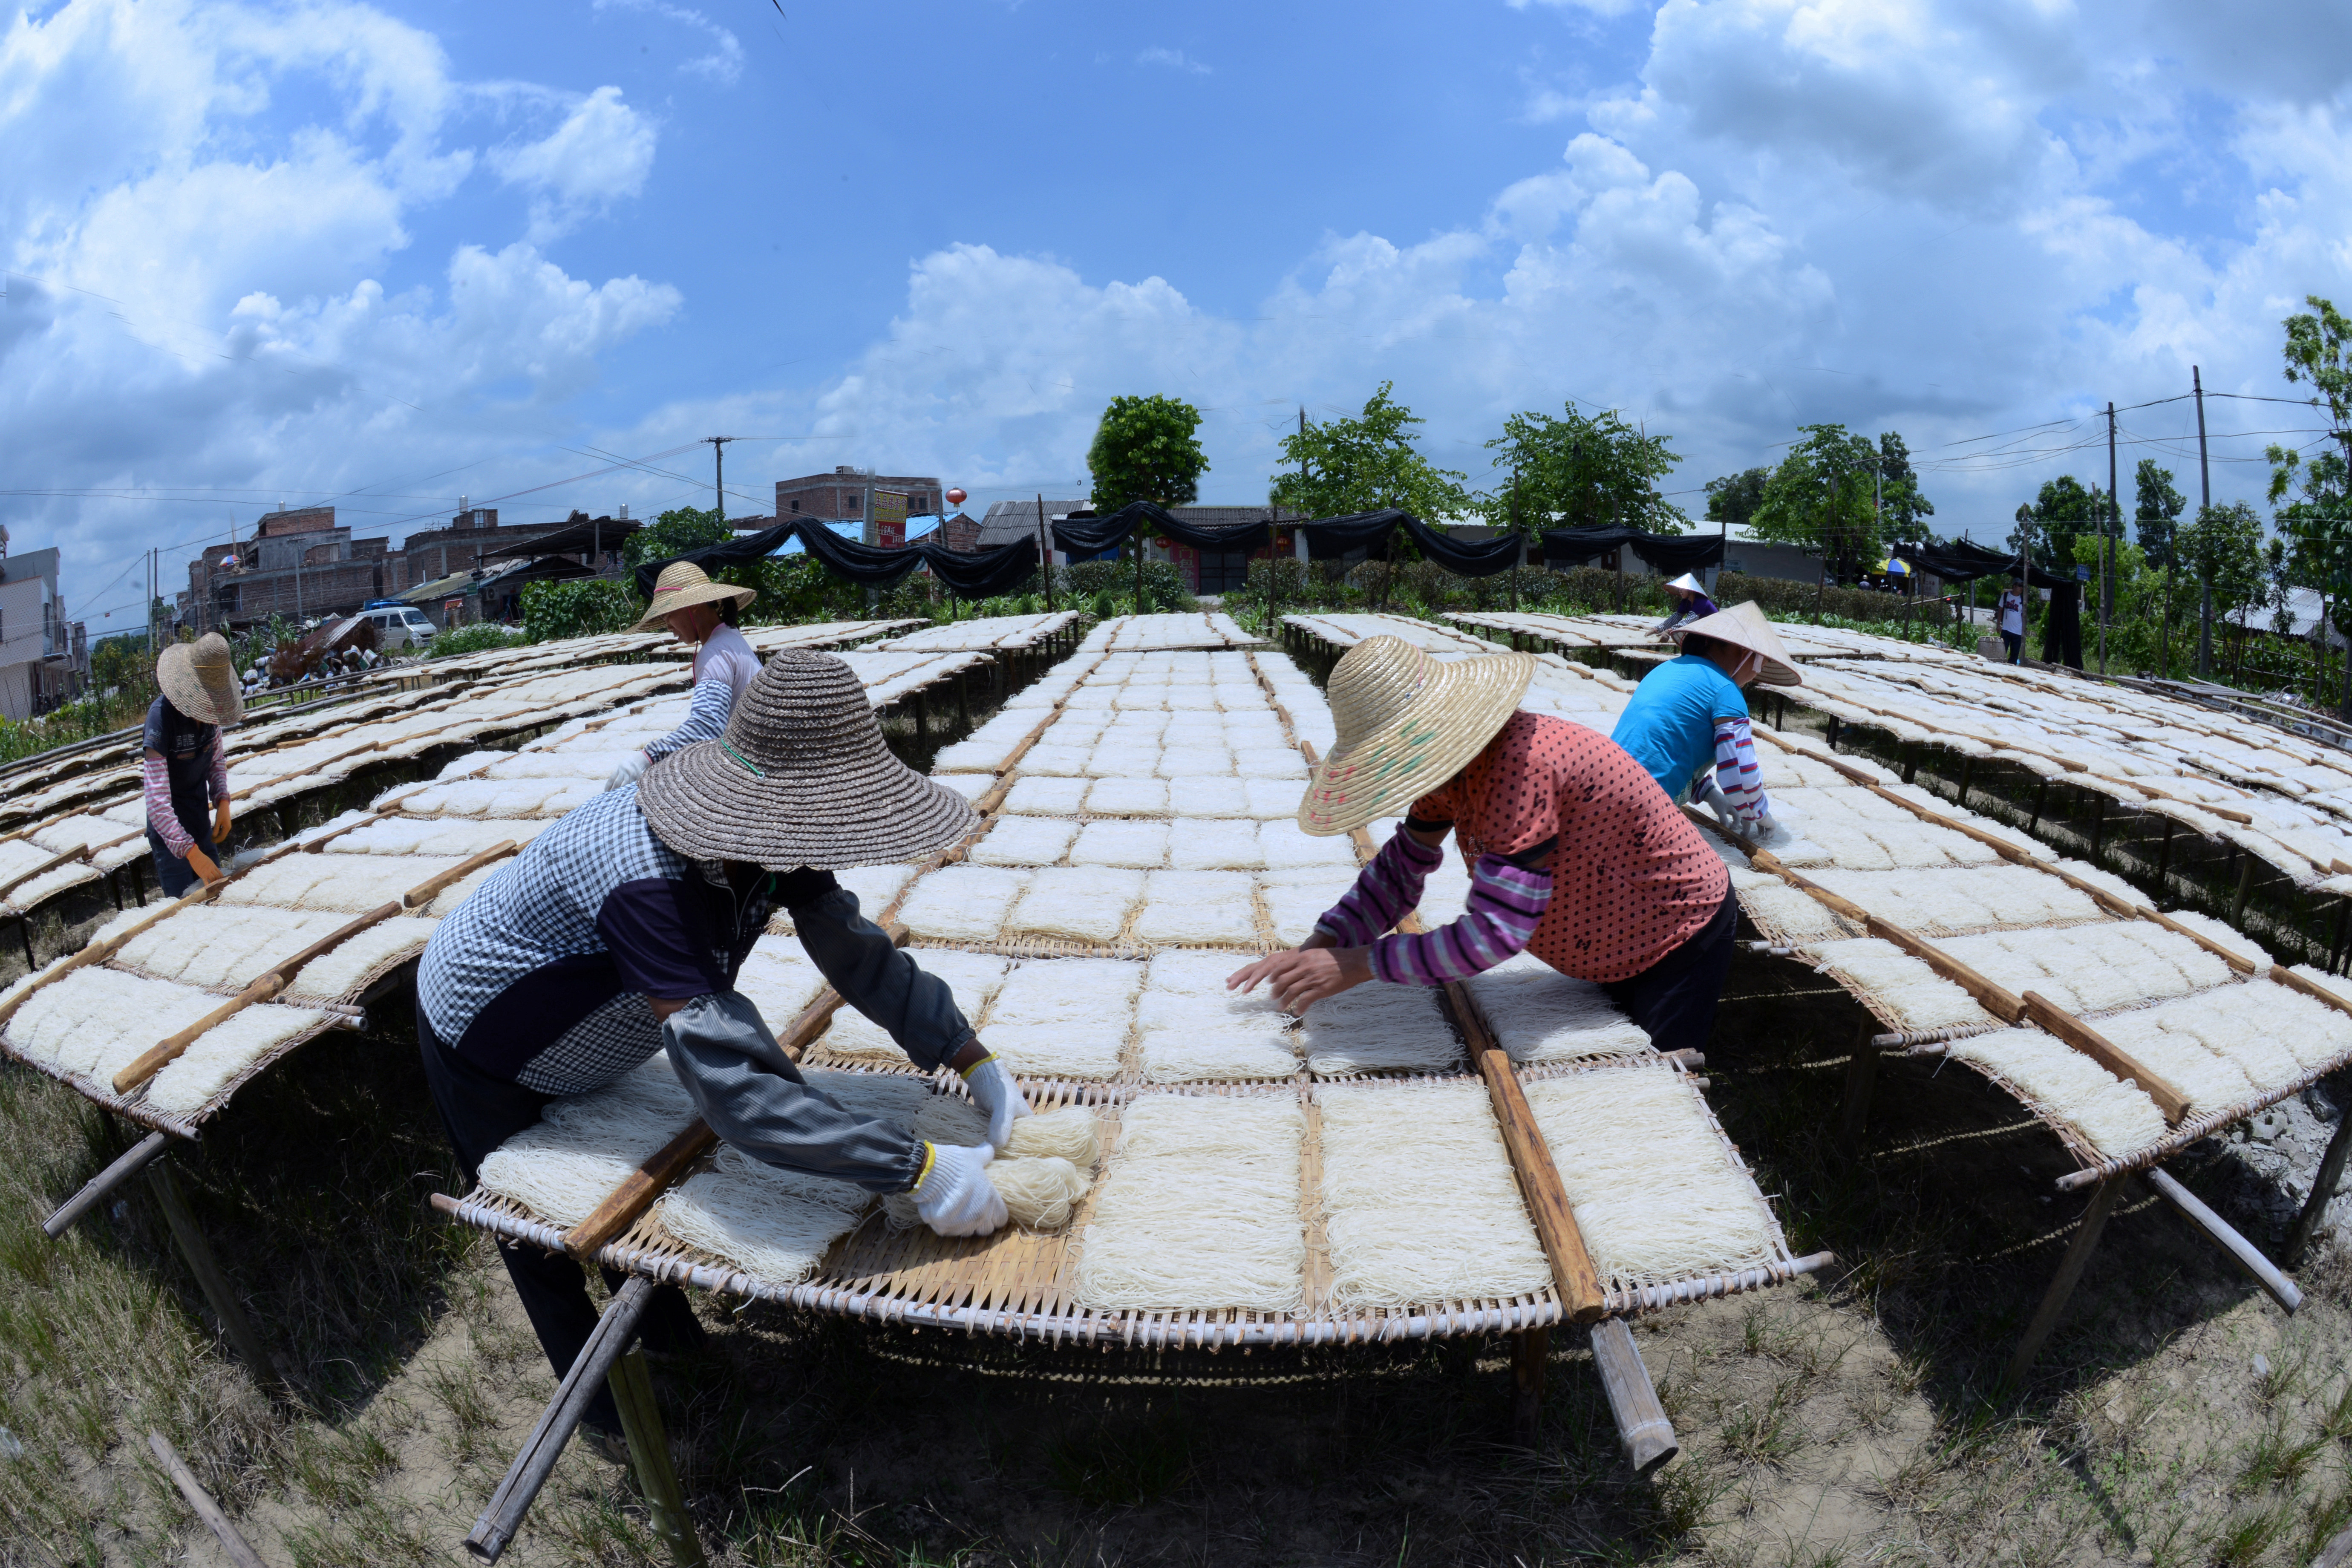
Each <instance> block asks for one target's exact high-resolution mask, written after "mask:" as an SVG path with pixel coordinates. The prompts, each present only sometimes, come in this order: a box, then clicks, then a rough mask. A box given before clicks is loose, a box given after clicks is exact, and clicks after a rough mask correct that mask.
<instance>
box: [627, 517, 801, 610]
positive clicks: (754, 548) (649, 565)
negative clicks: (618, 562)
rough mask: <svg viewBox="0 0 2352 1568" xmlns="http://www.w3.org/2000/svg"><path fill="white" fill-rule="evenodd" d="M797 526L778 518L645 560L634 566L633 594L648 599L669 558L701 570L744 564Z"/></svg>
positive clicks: (781, 542) (780, 541) (781, 544)
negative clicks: (679, 552) (681, 551)
mask: <svg viewBox="0 0 2352 1568" xmlns="http://www.w3.org/2000/svg"><path fill="white" fill-rule="evenodd" d="M800 526H801V525H800V524H799V523H797V522H780V523H778V524H776V526H775V527H773V528H763V529H761V531H759V532H757V533H743V534H738V535H737V536H736V537H734V538H733V539H728V540H722V541H720V542H719V543H717V544H706V545H704V546H702V547H701V548H700V549H698V550H689V551H688V552H685V553H684V554H682V555H670V556H665V557H664V558H663V559H661V560H659V561H648V562H646V563H644V564H643V565H641V566H639V567H638V568H637V597H638V598H640V599H651V598H652V597H653V596H654V580H655V579H656V578H657V577H659V576H660V575H661V569H662V568H663V567H665V566H667V565H668V564H669V563H671V562H673V561H690V562H692V563H694V564H696V565H697V566H699V567H701V568H702V569H703V570H704V571H705V572H716V571H718V570H719V568H721V567H724V566H742V565H747V564H749V563H751V562H754V561H757V560H759V559H760V558H761V556H763V555H772V554H774V553H775V552H777V551H779V550H782V548H783V547H784V544H785V542H787V541H788V540H790V539H791V538H792V537H793V534H795V533H797V532H799V531H800Z"/></svg>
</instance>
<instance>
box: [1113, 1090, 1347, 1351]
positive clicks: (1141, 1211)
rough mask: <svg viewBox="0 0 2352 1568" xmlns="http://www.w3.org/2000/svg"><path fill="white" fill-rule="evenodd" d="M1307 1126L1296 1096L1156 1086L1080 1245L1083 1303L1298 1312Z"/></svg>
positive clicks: (1124, 1123)
mask: <svg viewBox="0 0 2352 1568" xmlns="http://www.w3.org/2000/svg"><path fill="white" fill-rule="evenodd" d="M1305 1131H1306V1118H1305V1115H1304V1112H1303V1110H1302V1109H1301V1108H1300V1106H1299V1104H1298V1101H1297V1100H1296V1099H1294V1098H1291V1097H1289V1096H1287V1095H1284V1096H1268V1097H1265V1098H1248V1099H1234V1098H1227V1097H1224V1096H1201V1097H1194V1096H1191V1095H1182V1094H1151V1095H1146V1096H1144V1097H1143V1098H1141V1099H1139V1100H1135V1101H1133V1102H1132V1103H1130V1104H1129V1106H1128V1107H1127V1109H1126V1111H1125V1113H1124V1114H1123V1115H1122V1116H1121V1118H1120V1128H1119V1140H1118V1147H1117V1150H1116V1152H1115V1153H1114V1155H1113V1157H1112V1159H1111V1161H1110V1164H1109V1169H1108V1171H1107V1172H1106V1173H1105V1174H1104V1176H1103V1180H1102V1184H1101V1186H1100V1188H1099V1190H1098V1192H1097V1195H1096V1199H1095V1210H1094V1216H1093V1218H1092V1219H1091V1220H1090V1221H1089V1222H1088V1223H1087V1227H1086V1230H1085V1232H1084V1234H1083V1237H1082V1238H1081V1241H1080V1244H1079V1250H1078V1258H1077V1266H1076V1270H1075V1285H1076V1289H1075V1292H1074V1293H1075V1296H1076V1300H1077V1301H1078V1303H1079V1304H1080V1305H1082V1306H1086V1307H1089V1308H1092V1309H1094V1310H1097V1311H1154V1310H1186V1309H1200V1310H1212V1309H1222V1308H1233V1309H1238V1310H1252V1311H1261V1312H1289V1311H1296V1310H1298V1308H1299V1305H1300V1300H1301V1297H1302V1295H1303V1290H1304V1271H1305V1268H1306V1265H1307V1233H1306V1227H1305V1226H1304V1225H1303V1224H1302V1223H1301V1222H1300V1218H1299V1212H1298V1195H1299V1194H1298V1145H1299V1140H1300V1138H1301V1137H1302V1136H1303V1135H1304V1133H1305Z"/></svg>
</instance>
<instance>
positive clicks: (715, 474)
mask: <svg viewBox="0 0 2352 1568" xmlns="http://www.w3.org/2000/svg"><path fill="white" fill-rule="evenodd" d="M703 439H704V440H706V441H708V442H709V443H710V497H711V500H712V501H713V502H715V503H716V507H717V510H715V511H713V512H712V514H711V515H712V516H714V517H715V518H717V519H718V520H719V527H721V528H724V527H726V526H727V443H728V442H730V441H732V440H734V439H736V437H732V436H705V437H703ZM866 504H867V505H868V506H869V507H870V506H872V505H873V487H872V486H871V485H868V486H867V487H866ZM869 516H870V513H869Z"/></svg>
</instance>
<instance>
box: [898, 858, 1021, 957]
mask: <svg viewBox="0 0 2352 1568" xmlns="http://www.w3.org/2000/svg"><path fill="white" fill-rule="evenodd" d="M1028 885H1029V873H1027V872H1025V871H1019V870H1013V869H1010V868H1005V867H1002V866H962V865H959V866H943V867H941V868H940V869H938V870H936V871H933V872H931V873H929V875H927V876H925V877H923V878H922V879H920V880H919V881H917V882H916V884H915V886H914V889H913V890H912V891H910V892H909V893H908V895H907V898H906V901H905V902H904V903H902V904H900V905H899V906H898V921H899V923H900V924H901V925H904V926H905V927H906V928H907V929H908V931H911V932H913V933H914V934H915V935H916V936H918V937H926V938H929V939H930V940H932V941H934V942H993V941H994V940H995V939H996V933H997V932H998V931H1000V930H1002V929H1003V925H1004V917H1005V916H1006V915H1007V914H1008V913H1010V912H1011V911H1012V909H1013V902H1014V900H1017V899H1019V898H1020V897H1021V894H1022V892H1023V890H1024V889H1026V888H1027V887H1028Z"/></svg>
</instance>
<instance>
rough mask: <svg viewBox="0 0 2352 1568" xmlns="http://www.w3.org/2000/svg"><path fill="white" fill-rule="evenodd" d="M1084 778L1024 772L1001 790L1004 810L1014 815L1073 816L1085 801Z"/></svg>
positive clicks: (1085, 783) (1086, 786) (1085, 785)
mask: <svg viewBox="0 0 2352 1568" xmlns="http://www.w3.org/2000/svg"><path fill="white" fill-rule="evenodd" d="M1087 788H1088V783H1087V780H1085V779H1066V778H1045V777H1043V776H1040V775H1034V774H1030V773H1023V774H1022V775H1021V776H1020V777H1019V778H1016V779H1015V780H1013V787H1012V788H1011V789H1009V790H1007V791H1005V792H1004V810H1005V813H1006V815H1008V816H1077V815H1078V808H1079V806H1080V805H1082V804H1083V803H1084V802H1085V800H1086V797H1087Z"/></svg>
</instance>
